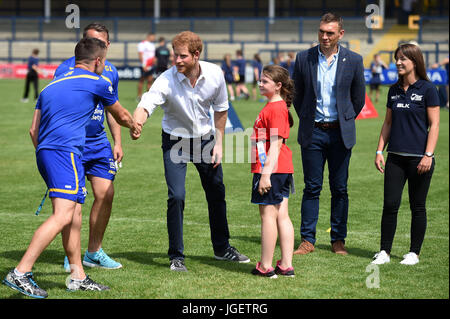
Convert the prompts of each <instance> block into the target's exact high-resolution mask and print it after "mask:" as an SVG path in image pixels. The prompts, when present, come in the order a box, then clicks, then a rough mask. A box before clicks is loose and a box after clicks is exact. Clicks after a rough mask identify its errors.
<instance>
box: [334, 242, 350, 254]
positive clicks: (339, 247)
mask: <svg viewBox="0 0 450 319" xmlns="http://www.w3.org/2000/svg"><path fill="white" fill-rule="evenodd" d="M331 251H332V252H333V253H335V254H339V255H348V252H347V250H346V249H345V246H344V242H343V241H342V240H337V241H335V242H334V243H332V244H331Z"/></svg>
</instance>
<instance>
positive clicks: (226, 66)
mask: <svg viewBox="0 0 450 319" xmlns="http://www.w3.org/2000/svg"><path fill="white" fill-rule="evenodd" d="M222 71H223V75H224V77H225V82H226V83H227V88H228V96H229V97H230V101H234V88H233V83H234V76H233V63H232V61H231V54H229V53H227V54H225V56H224V57H223V61H222Z"/></svg>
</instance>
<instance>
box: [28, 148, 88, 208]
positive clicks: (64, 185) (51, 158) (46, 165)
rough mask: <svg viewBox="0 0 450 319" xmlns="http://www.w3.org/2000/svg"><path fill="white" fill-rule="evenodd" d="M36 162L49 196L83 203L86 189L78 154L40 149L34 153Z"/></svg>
mask: <svg viewBox="0 0 450 319" xmlns="http://www.w3.org/2000/svg"><path fill="white" fill-rule="evenodd" d="M36 162H37V166H38V169H39V173H40V174H41V176H42V178H43V179H44V181H45V183H46V184H47V188H48V194H49V197H56V198H64V199H68V200H71V201H74V202H77V203H80V204H83V203H84V200H85V198H86V194H87V191H86V187H85V186H86V185H85V179H84V168H83V164H82V162H81V157H80V156H79V155H77V154H74V153H72V152H68V151H60V150H52V149H41V150H39V152H38V153H37V154H36Z"/></svg>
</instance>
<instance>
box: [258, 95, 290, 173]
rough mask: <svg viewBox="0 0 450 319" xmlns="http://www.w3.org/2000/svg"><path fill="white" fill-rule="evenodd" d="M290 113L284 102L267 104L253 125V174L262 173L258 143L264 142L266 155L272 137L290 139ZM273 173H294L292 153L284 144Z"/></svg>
mask: <svg viewBox="0 0 450 319" xmlns="http://www.w3.org/2000/svg"><path fill="white" fill-rule="evenodd" d="M289 131H290V127H289V113H288V109H287V107H286V102H284V101H283V100H281V101H277V102H271V103H267V104H266V106H264V108H263V109H262V110H261V112H260V113H259V115H258V117H257V119H256V121H255V124H254V125H253V134H252V136H251V140H252V173H261V163H260V161H259V157H258V151H257V148H256V142H258V141H263V142H264V144H265V145H264V146H265V149H266V155H267V153H268V151H269V147H270V137H271V136H280V137H282V138H283V139H284V140H287V139H288V138H289ZM272 173H294V165H293V164H292V151H291V150H290V149H289V147H287V145H286V144H285V143H284V142H283V145H281V149H280V154H279V155H278V162H277V165H275V168H274V171H273V172H272Z"/></svg>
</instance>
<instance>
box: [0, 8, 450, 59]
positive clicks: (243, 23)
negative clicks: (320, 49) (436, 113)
mask: <svg viewBox="0 0 450 319" xmlns="http://www.w3.org/2000/svg"><path fill="white" fill-rule="evenodd" d="M371 2H372V1H356V0H342V1H339V2H338V1H331V0H321V1H302V2H301V6H300V5H298V3H297V2H296V1H293V0H288V1H276V13H277V18H276V19H274V20H269V19H268V18H266V17H267V10H268V1H257V0H249V1H242V0H227V1H225V0H216V1H202V0H186V1H180V0H164V1H161V19H159V21H156V20H155V19H153V1H144V0H129V1H126V5H125V4H124V3H125V2H123V1H116V0H104V1H78V3H79V6H80V13H81V22H80V24H81V27H83V26H84V25H86V24H87V23H89V22H92V21H99V22H101V23H104V24H105V25H107V26H108V28H109V29H110V36H111V42H112V45H111V48H110V50H109V53H108V58H109V59H110V60H111V61H114V62H115V64H117V65H119V66H120V65H124V64H127V65H137V64H138V60H137V53H136V45H137V43H138V42H139V41H140V40H141V39H142V38H143V36H145V34H146V33H147V32H150V31H151V32H154V33H156V34H157V36H164V37H166V38H167V39H171V38H172V37H173V36H174V35H175V34H177V33H178V32H179V31H181V30H192V31H194V32H196V33H198V34H199V35H200V36H201V37H202V39H203V40H204V41H205V48H204V52H203V56H202V58H206V59H208V60H212V61H220V60H222V58H223V55H224V54H225V53H231V54H234V52H235V51H236V50H237V49H242V50H243V52H244V57H245V58H246V59H247V60H250V59H252V57H253V55H254V54H255V53H260V55H261V57H262V59H263V62H264V63H268V62H269V61H270V60H271V58H272V56H273V55H274V54H275V53H276V52H278V51H284V52H287V51H299V50H304V49H307V48H309V47H310V45H311V43H313V42H315V41H316V40H317V20H318V17H319V16H320V15H321V14H322V13H323V12H324V11H328V10H331V11H333V10H334V11H337V12H339V13H340V14H342V15H344V26H345V30H346V34H347V35H346V37H345V39H346V41H348V43H346V44H345V45H347V46H349V47H350V49H352V50H355V51H357V52H359V53H360V54H361V55H363V56H365V57H368V59H369V60H370V59H371V57H372V55H373V53H375V52H380V51H383V52H386V53H384V54H385V57H384V60H385V62H389V59H390V58H391V57H389V52H390V51H392V50H393V49H395V47H396V46H397V45H398V43H399V42H401V41H410V40H414V41H417V42H420V43H421V45H422V48H423V50H424V51H425V56H426V59H427V61H429V63H432V62H435V61H438V60H441V59H442V58H443V57H444V56H445V55H447V56H448V1H441V0H436V1H433V2H432V3H434V5H433V6H432V7H428V8H427V9H426V13H428V14H431V15H433V16H428V17H423V19H422V21H421V28H420V30H418V31H413V32H411V31H409V30H407V29H405V27H398V26H396V25H397V20H396V18H395V11H396V8H395V7H394V2H395V1H386V6H387V7H386V16H387V19H386V20H385V21H384V28H383V30H371V31H370V32H369V30H368V29H367V27H366V26H365V17H364V15H365V11H364V8H365V6H366V4H367V3H371ZM65 5H67V3H66V2H65V1H54V0H53V1H51V14H52V17H51V19H50V21H47V22H46V21H45V19H44V17H42V14H43V6H44V1H33V0H20V1H19V0H10V1H1V2H0V43H1V48H0V62H23V60H25V59H26V58H27V57H28V55H29V48H30V46H33V47H37V48H39V49H40V51H41V54H40V56H41V59H42V61H47V62H49V63H50V62H53V63H58V62H59V61H61V60H62V59H65V58H66V57H67V56H70V55H72V51H73V46H74V44H75V42H76V41H77V40H78V39H79V38H80V37H81V31H80V30H81V29H72V30H69V29H67V28H66V26H65V15H66V13H65ZM442 16H444V17H442ZM396 28H399V29H396ZM387 38H389V40H388V41H387V40H386V39H387ZM3 44H5V45H3Z"/></svg>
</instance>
